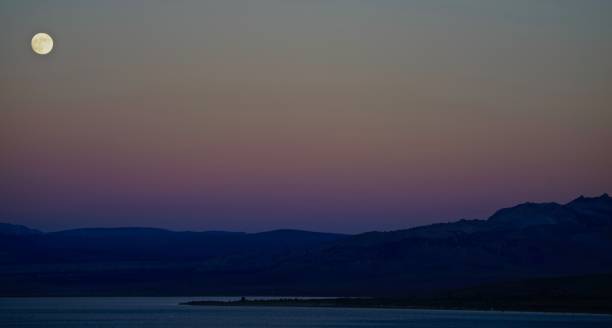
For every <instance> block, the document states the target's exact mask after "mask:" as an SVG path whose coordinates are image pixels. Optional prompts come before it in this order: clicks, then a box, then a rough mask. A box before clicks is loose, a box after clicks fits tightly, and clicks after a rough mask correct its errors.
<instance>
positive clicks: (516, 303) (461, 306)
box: [181, 297, 612, 314]
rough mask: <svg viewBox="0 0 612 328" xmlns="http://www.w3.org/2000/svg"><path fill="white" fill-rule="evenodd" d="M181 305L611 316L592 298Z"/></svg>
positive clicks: (242, 301) (611, 310)
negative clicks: (475, 311)
mask: <svg viewBox="0 0 612 328" xmlns="http://www.w3.org/2000/svg"><path fill="white" fill-rule="evenodd" d="M181 304H182V305H195V306H285V307H354V308H396V309H397V308H400V309H440V310H484V311H491V310H495V311H531V312H568V313H570V312H571V313H607V314H612V304H610V303H609V302H607V301H603V300H602V301H600V300H596V299H582V300H576V299H575V300H571V301H569V300H565V299H562V298H561V299H546V300H544V299H534V300H518V299H517V300H469V301H467V300H459V299H451V298H446V299H444V298H436V299H434V298H428V299H402V298H352V297H350V298H349V297H347V298H344V297H342V298H278V299H245V298H242V299H240V300H234V301H191V302H186V303H181Z"/></svg>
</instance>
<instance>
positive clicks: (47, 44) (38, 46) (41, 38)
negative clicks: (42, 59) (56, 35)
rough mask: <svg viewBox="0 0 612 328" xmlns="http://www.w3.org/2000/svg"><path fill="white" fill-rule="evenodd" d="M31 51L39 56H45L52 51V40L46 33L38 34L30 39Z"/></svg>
mask: <svg viewBox="0 0 612 328" xmlns="http://www.w3.org/2000/svg"><path fill="white" fill-rule="evenodd" d="M32 50H34V52H35V53H37V54H39V55H46V54H48V53H50V52H51V50H53V38H51V36H50V35H49V34H47V33H38V34H36V35H34V36H33V37H32Z"/></svg>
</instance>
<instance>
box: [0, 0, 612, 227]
mask: <svg viewBox="0 0 612 328" xmlns="http://www.w3.org/2000/svg"><path fill="white" fill-rule="evenodd" d="M37 32H47V33H49V34H51V35H52V36H53V37H54V39H55V48H54V50H53V52H52V53H51V54H50V55H48V56H37V55H35V54H34V53H33V52H32V50H31V49H30V44H29V42H30V38H31V37H32V36H33V35H34V34H35V33H37ZM604 192H612V1H607V0H580V1H578V0H575V1H574V0H572V1H564V0H556V1H553V0H539V1H534V0H513V1H491V0H478V1H477V0H464V1H459V0H448V1H441V0H439V1H438V0H427V1H425V0H423V1H408V0H405V1H400V0H371V1H366V0H362V1H359V0H326V1H323V0H303V1H290V0H282V1H281V0H278V1H268V0H263V1H246V0H245V1H232V0H223V1H221V0H219V1H82V0H80V1H60V0H58V1H23V0H20V1H17V0H16V1H6V0H1V1H0V221H4V222H12V223H18V224H25V225H28V226H31V227H35V228H40V229H44V230H58V229H64V228H75V227H91V226H154V227H165V228H172V229H194V230H209V229H222V230H238V231H262V230H269V229H276V228H297V229H310V230H320V231H340V232H361V231H367V230H389V229H398V228H407V227H411V226H415V225H419V224H424V223H430V222H441V221H448V220H453V219H458V218H484V217H487V216H488V215H490V214H492V212H493V211H494V210H495V209H497V208H500V207H507V206H511V205H514V204H516V203H519V202H524V201H557V202H567V201H569V200H571V199H572V198H574V197H576V196H578V195H580V194H585V195H598V194H601V193H604Z"/></svg>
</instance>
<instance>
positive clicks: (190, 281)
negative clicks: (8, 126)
mask: <svg viewBox="0 0 612 328" xmlns="http://www.w3.org/2000/svg"><path fill="white" fill-rule="evenodd" d="M611 272H612V198H610V197H609V196H608V195H607V194H604V195H602V196H600V197H592V198H590V197H583V196H581V197H579V198H577V199H575V200H573V201H571V202H569V203H567V204H557V203H524V204H520V205H517V206H514V207H510V208H504V209H501V210H498V211H497V212H495V213H494V214H493V215H492V216H491V217H489V218H488V219H486V220H460V221H456V222H450V223H439V224H432V225H427V226H421V227H416V228H411V229H406V230H397V231H388V232H367V233H362V234H357V235H345V234H333V233H319V232H308V231H299V230H275V231H269V232H262V233H239V232H220V231H211V232H191V231H184V232H177V231H169V230H163V229H155V228H90V229H75V230H65V231H59V232H51V233H44V232H41V231H38V230H34V229H30V228H27V227H24V226H19V225H12V224H6V223H4V224H0V295H1V296H77V295H89V296H100V295H143V296H146V295H215V294H217V295H247V294H250V295H333V296H339V295H342V296H398V295H402V296H403V295H416V294H426V293H437V292H444V291H450V290H455V291H456V290H466V289H469V288H475V287H477V286H482V285H487V284H508V283H509V282H516V281H524V280H529V279H544V278H546V279H549V278H550V279H553V278H554V277H570V276H584V275H599V276H598V277H600V278H598V279H601V274H604V276H605V274H609V273H611ZM605 277H609V276H605Z"/></svg>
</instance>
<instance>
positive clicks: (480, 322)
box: [0, 297, 612, 328]
mask: <svg viewBox="0 0 612 328" xmlns="http://www.w3.org/2000/svg"><path fill="white" fill-rule="evenodd" d="M228 299H233V298H227V297H221V298H214V297H127V298H125V297H124V298H120V297H91V298H89V297H87V298H0V327H3V328H7V327H62V328H64V327H67V328H70V327H102V328H105V327H164V328H165V327H227V328H233V327H284V328H292V327H328V328H339V327H412V328H441V327H456V328H463V327H465V328H468V327H469V328H472V327H482V328H488V327H495V328H504V327H529V328H543V327H561V328H563V327H582V328H591V327H602V328H603V327H606V328H607V327H612V316H608V315H589V314H553V313H524V312H493V311H491V312H479V311H439V310H406V309H360V308H295V307H238V306H236V307H207V306H184V305H183V306H181V305H178V303H179V302H185V301H190V300H228Z"/></svg>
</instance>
